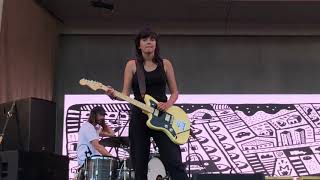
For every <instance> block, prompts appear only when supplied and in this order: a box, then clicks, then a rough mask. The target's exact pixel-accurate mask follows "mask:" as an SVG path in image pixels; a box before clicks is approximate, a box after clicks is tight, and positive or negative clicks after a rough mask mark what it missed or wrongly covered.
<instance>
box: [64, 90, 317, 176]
mask: <svg viewBox="0 0 320 180" xmlns="http://www.w3.org/2000/svg"><path fill="white" fill-rule="evenodd" d="M176 105H177V106H180V107H181V108H182V109H184V110H185V111H186V113H187V114H188V117H189V119H190V121H191V128H192V131H191V135H190V139H189V141H188V143H186V144H184V145H181V146H180V147H181V151H182V158H183V161H184V162H185V164H186V170H187V172H191V173H258V172H259V173H264V174H265V175H266V176H305V175H320V95H180V97H179V101H178V102H177V103H176ZM94 106H102V107H104V108H105V110H106V111H107V115H106V122H107V123H108V125H109V126H111V127H112V128H113V129H114V130H115V131H116V133H117V135H119V136H123V137H126V136H128V124H129V115H128V113H129V110H130V106H129V104H127V103H125V102H120V101H112V100H110V99H108V97H106V96H104V95H66V96H65V119H64V120H65V121H64V122H65V123H64V143H63V144H64V147H63V153H64V154H65V155H68V156H69V157H70V158H71V161H70V178H72V177H73V173H74V172H75V169H76V168H77V161H76V156H77V153H76V150H77V148H78V147H76V146H77V139H78V138H77V135H78V131H79V128H80V126H81V124H82V123H83V122H85V121H86V120H87V119H88V116H89V112H90V110H91V109H92V108H93V107H94ZM106 148H107V149H108V150H109V151H111V152H112V154H115V153H116V151H115V149H114V148H112V147H106ZM150 149H151V153H156V152H157V148H156V146H151V147H150ZM118 155H119V156H121V157H124V158H125V157H129V154H128V149H120V150H118Z"/></svg>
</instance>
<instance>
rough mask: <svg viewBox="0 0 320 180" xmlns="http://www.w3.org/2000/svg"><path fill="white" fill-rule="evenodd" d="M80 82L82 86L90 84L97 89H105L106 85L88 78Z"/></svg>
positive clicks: (89, 85) (93, 88) (90, 86)
mask: <svg viewBox="0 0 320 180" xmlns="http://www.w3.org/2000/svg"><path fill="white" fill-rule="evenodd" d="M79 84H80V85H82V86H88V87H89V88H91V89H92V90H94V91H96V90H98V89H105V85H103V84H102V83H100V82H97V81H93V80H87V79H80V81H79Z"/></svg>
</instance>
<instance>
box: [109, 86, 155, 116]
mask: <svg viewBox="0 0 320 180" xmlns="http://www.w3.org/2000/svg"><path fill="white" fill-rule="evenodd" d="M114 95H115V96H116V97H118V98H120V99H122V100H124V101H127V102H128V103H130V104H133V105H135V106H137V107H138V108H140V109H142V110H144V111H147V112H149V113H153V111H154V109H153V108H152V107H150V106H147V105H146V104H144V103H142V102H140V101H137V100H135V99H132V98H130V97H129V96H126V95H124V94H122V93H120V92H118V91H116V90H115V91H114Z"/></svg>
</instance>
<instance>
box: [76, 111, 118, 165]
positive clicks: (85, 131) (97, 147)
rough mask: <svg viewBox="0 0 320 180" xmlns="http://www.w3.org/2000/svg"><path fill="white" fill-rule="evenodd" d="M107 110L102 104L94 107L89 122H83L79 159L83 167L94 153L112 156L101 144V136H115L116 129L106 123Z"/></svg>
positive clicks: (80, 132) (78, 150)
mask: <svg viewBox="0 0 320 180" xmlns="http://www.w3.org/2000/svg"><path fill="white" fill-rule="evenodd" d="M105 115H106V111H105V110H104V109H103V107H101V106H96V107H94V108H93V109H92V110H91V112H90V116H89V119H88V121H87V122H85V123H83V124H82V126H81V128H80V130H79V136H78V138H79V139H78V146H77V160H78V164H79V166H80V167H83V164H84V162H85V159H86V158H87V157H90V156H94V155H103V156H112V155H111V154H110V153H109V152H108V151H107V150H106V149H105V147H104V146H102V145H101V144H99V136H100V137H114V136H115V133H114V131H113V130H112V129H111V128H110V127H109V126H107V125H106V124H105V118H104V117H105Z"/></svg>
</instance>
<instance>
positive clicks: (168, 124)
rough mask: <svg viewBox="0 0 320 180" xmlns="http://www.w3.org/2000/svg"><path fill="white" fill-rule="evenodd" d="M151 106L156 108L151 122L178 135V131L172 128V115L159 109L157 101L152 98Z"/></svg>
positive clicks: (174, 135) (173, 134)
mask: <svg viewBox="0 0 320 180" xmlns="http://www.w3.org/2000/svg"><path fill="white" fill-rule="evenodd" d="M150 106H151V107H153V108H154V109H155V110H154V112H153V113H152V118H151V120H150V123H151V124H152V125H153V126H155V127H157V128H164V129H166V130H167V132H169V133H170V134H172V136H173V137H176V132H175V131H174V129H173V128H172V121H173V120H172V115H170V114H168V113H166V112H164V111H160V110H158V109H157V103H156V102H154V101H152V100H150Z"/></svg>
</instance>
